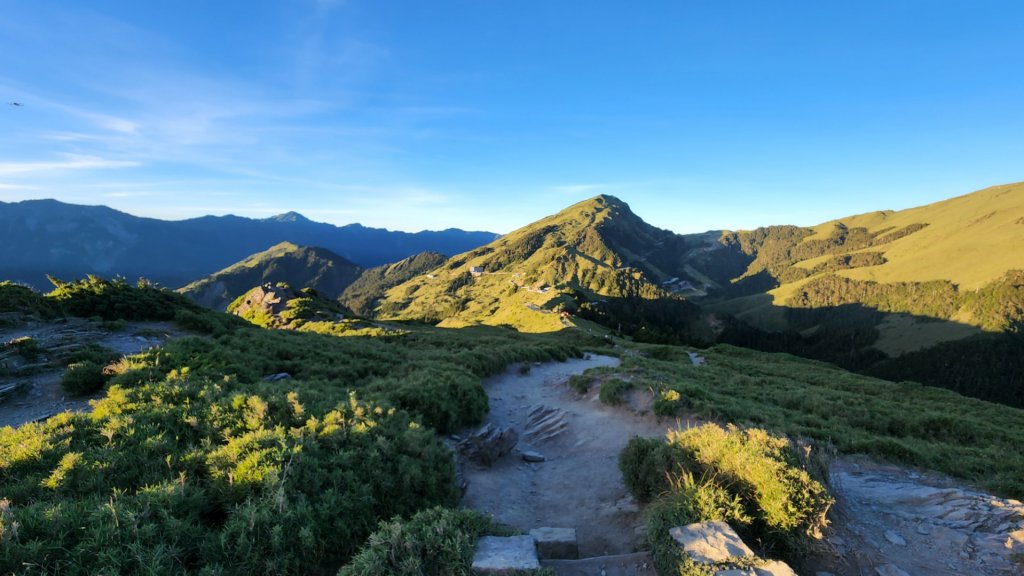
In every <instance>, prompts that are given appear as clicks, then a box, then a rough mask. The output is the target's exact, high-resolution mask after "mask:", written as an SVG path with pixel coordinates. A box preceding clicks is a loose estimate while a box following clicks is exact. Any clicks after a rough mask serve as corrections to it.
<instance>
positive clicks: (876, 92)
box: [0, 0, 1024, 232]
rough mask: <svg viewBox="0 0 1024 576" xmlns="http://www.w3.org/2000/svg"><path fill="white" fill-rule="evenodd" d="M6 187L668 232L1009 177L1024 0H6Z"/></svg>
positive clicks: (1023, 166) (166, 214)
mask: <svg viewBox="0 0 1024 576" xmlns="http://www.w3.org/2000/svg"><path fill="white" fill-rule="evenodd" d="M0 9H2V11H3V12H2V13H3V18H0V47H2V48H3V49H2V50H0V98H2V99H3V100H4V102H14V101H16V102H21V103H23V104H24V105H23V106H21V107H15V106H7V105H5V106H4V107H3V108H2V109H0V200H4V201H13V200H22V199H28V198H57V199H60V200H63V201H67V202H75V203H86V204H106V205H109V206H112V207H115V208H118V209H120V210H124V211H126V212H130V213H133V214H139V215H146V216H156V217H161V218H171V219H178V218H185V217H190V216H197V215H202V214H208V213H212V214H225V213H234V214H239V215H245V216H254V217H265V216H270V215H272V214H277V213H281V212H286V211H288V210H296V211H299V212H302V213H303V214H305V215H307V216H308V217H310V218H313V219H314V220H320V221H327V222H333V223H336V224H345V223H350V222H361V223H363V224H366V225H371V226H382V227H388V228H392V229H402V230H420V229H424V228H430V229H438V228H446V227H461V228H468V229H487V230H493V231H497V232H507V231H510V230H512V229H514V228H516V227H518V226H521V225H524V224H527V223H529V222H531V221H533V220H535V219H538V218H540V217H543V216H545V215H547V214H550V213H553V212H555V211H557V210H559V209H561V208H562V207H564V206H566V205H568V204H571V203H573V202H576V201H579V200H582V199H585V198H588V197H590V196H594V195H596V194H601V193H608V194H613V195H616V196H618V197H620V198H622V199H623V200H625V201H626V202H628V203H629V204H630V205H631V206H632V207H633V209H634V211H635V212H637V213H638V214H639V215H640V216H642V217H643V218H644V219H646V220H647V221H649V222H651V223H652V224H655V225H657V226H661V227H663V228H669V229H672V230H676V231H679V232H695V231H703V230H707V229H717V228H750V227H755V226H759V225H767V224H778V223H794V224H814V223H818V222H821V221H824V220H828V219H831V218H835V217H840V216H845V215H849V214H853V213H859V212H865V211H870V210H876V209H885V208H893V209H899V208H906V207H910V206H914V205H919V204H924V203H928V202H932V201H936V200H940V199H943V198H947V197H950V196H955V195H959V194H964V193H967V192H970V191H973V190H976V189H979V188H982V187H985V186H988V185H993V184H1000V183H1006V182H1014V181H1019V180H1024V137H1022V135H1024V74H1022V73H1021V72H1022V70H1024V68H1022V64H1021V63H1022V62H1024V42H1021V38H1024V3H1021V2H1019V1H1017V0H1014V1H996V0H991V1H989V0H986V1H982V2H966V1H956V2H951V1H943V0H928V1H899V0H862V1H858V2H821V1H816V0H806V1H787V0H778V1H773V2H765V1H764V0H748V1H741V0H736V1H723V2H713V1H704V2H695V1H683V0H673V1H664V2H662V1H650V2H629V3H627V2H612V1H604V0H586V1H582V0H581V1H552V0H519V1H516V2H498V1H487V0H466V1H448V0H437V1H434V2H420V1H397V0H396V1H388V0H376V1H374V0H369V1H361V0H351V1H345V0H334V1H332V0H272V1H260V0H251V1H246V2H237V1H217V2H210V1H205V0H204V1H198V0H175V1H170V0H147V1H145V2H140V1H138V0H132V1H120V0H95V1H90V2H81V1H78V0H75V1H57V0H32V1H25V0H0Z"/></svg>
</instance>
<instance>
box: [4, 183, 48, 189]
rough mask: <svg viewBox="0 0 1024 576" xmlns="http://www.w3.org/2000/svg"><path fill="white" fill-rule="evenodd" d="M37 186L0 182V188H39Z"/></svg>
mask: <svg viewBox="0 0 1024 576" xmlns="http://www.w3.org/2000/svg"><path fill="white" fill-rule="evenodd" d="M41 189H42V188H40V187H39V186H30V185H27V184H7V183H5V182H0V190H41Z"/></svg>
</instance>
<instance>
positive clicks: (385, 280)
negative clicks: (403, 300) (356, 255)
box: [341, 252, 448, 316]
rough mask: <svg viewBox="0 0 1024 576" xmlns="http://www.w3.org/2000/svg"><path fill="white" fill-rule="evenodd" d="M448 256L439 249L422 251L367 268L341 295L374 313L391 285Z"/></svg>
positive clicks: (362, 311)
mask: <svg viewBox="0 0 1024 576" xmlns="http://www.w3.org/2000/svg"><path fill="white" fill-rule="evenodd" d="M447 259H448V258H447V257H445V255H444V254H438V253H437V252H422V253H420V254H416V255H413V256H409V257H408V258H405V259H403V260H399V261H398V262H395V263H393V264H384V265H383V266H377V267H375V268H370V269H369V270H364V271H363V273H362V274H361V275H360V276H359V278H357V279H356V281H355V282H353V283H352V284H350V285H349V286H348V288H345V291H344V292H343V293H342V295H341V301H342V303H344V304H345V305H346V306H348V307H349V308H351V309H352V310H353V311H355V312H356V313H357V314H360V315H363V316H370V315H372V314H373V310H374V308H376V307H377V301H378V300H379V299H380V298H382V297H383V296H384V294H385V293H386V292H387V291H388V290H389V289H391V288H394V287H395V286H397V285H399V284H401V283H403V282H405V281H407V280H409V279H410V278H413V277H415V276H418V275H420V274H424V273H426V272H429V271H431V270H433V269H434V268H437V267H438V266H440V265H442V264H444V262H445V260H447Z"/></svg>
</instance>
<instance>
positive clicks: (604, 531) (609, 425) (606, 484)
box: [462, 355, 685, 558]
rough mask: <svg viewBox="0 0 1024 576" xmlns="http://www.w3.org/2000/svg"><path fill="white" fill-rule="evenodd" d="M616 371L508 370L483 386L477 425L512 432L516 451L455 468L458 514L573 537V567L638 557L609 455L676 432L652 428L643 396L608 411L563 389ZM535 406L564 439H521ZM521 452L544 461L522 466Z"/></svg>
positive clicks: (629, 503)
mask: <svg viewBox="0 0 1024 576" xmlns="http://www.w3.org/2000/svg"><path fill="white" fill-rule="evenodd" d="M618 363H619V362H618V359H616V358H611V357H608V356H596V355H591V356H588V357H587V358H585V359H573V360H569V361H567V362H563V363H550V364H543V365H537V366H532V367H531V369H530V371H529V372H528V373H526V374H521V373H520V372H519V370H518V368H519V367H518V366H513V367H510V368H509V369H508V370H506V371H505V372H504V373H503V374H500V375H497V376H494V377H492V378H488V379H487V380H485V381H484V389H485V390H487V394H488V396H489V397H490V405H491V410H490V414H489V415H488V417H487V421H486V423H485V424H492V425H494V426H500V427H506V426H508V427H512V428H514V429H515V430H516V431H517V432H518V433H519V437H520V441H519V444H518V446H517V448H516V450H515V451H513V452H512V453H511V454H509V455H507V456H505V457H504V458H501V459H500V460H498V461H497V462H496V463H494V465H493V466H492V467H490V468H481V467H478V466H476V465H474V464H472V463H469V462H464V463H462V467H463V476H464V478H465V479H466V480H468V481H469V486H468V488H467V490H466V493H465V495H464V497H463V505H464V506H467V507H469V508H475V509H477V510H481V511H483V512H486V513H489V514H492V515H493V516H494V517H495V519H497V520H498V521H499V522H502V523H505V524H508V525H510V526H513V527H515V528H520V529H523V530H529V529H531V528H538V527H548V526H550V527H558V528H575V529H576V534H577V539H578V542H579V551H580V557H581V558H585V557H591V556H605V555H612V554H625V553H630V552H634V551H636V550H637V549H640V548H642V547H643V545H644V543H645V542H646V536H645V533H644V521H643V518H642V517H641V515H640V509H639V507H638V506H637V503H636V502H635V501H634V500H633V498H632V497H631V496H630V495H629V493H628V492H627V490H626V487H625V485H624V484H623V482H622V475H621V474H620V472H619V467H618V457H619V452H621V451H622V449H623V448H624V447H625V446H626V443H627V442H629V439H630V438H631V437H633V436H638V435H639V436H655V437H657V436H664V434H665V432H666V431H667V430H668V429H669V428H670V427H674V426H677V425H679V423H680V422H679V421H678V420H676V419H674V418H673V419H661V421H659V420H658V419H656V418H655V417H654V416H653V414H651V413H649V412H647V410H646V408H645V406H649V398H647V399H645V398H644V396H650V393H649V392H646V391H635V394H634V395H633V397H632V398H630V401H629V402H627V403H626V404H623V405H622V406H618V407H609V406H605V405H604V404H602V403H601V402H600V401H599V400H598V399H597V393H598V390H597V389H598V387H597V386H592V387H591V390H590V391H589V392H588V393H587V394H585V395H580V394H578V393H577V392H576V391H574V390H573V389H571V388H569V387H568V385H567V382H568V379H569V377H570V376H572V375H573V374H580V373H582V372H583V371H585V370H587V369H589V368H595V367H598V366H616V365H618ZM540 406H543V407H546V408H548V409H549V410H548V414H551V415H552V416H556V417H561V418H563V419H564V422H565V423H566V424H567V426H565V428H564V431H562V432H561V433H558V434H556V435H555V436H553V437H551V438H547V439H539V438H538V436H543V434H540V435H530V434H528V431H529V427H528V426H527V421H528V416H529V414H530V412H531V410H534V409H536V408H537V407H540ZM558 411H560V412H564V414H561V413H560V412H558ZM683 425H685V422H684V423H683ZM530 451H535V452H537V453H539V454H541V455H543V456H544V458H545V460H544V461H543V462H537V463H528V462H525V461H523V459H522V458H521V453H523V452H530Z"/></svg>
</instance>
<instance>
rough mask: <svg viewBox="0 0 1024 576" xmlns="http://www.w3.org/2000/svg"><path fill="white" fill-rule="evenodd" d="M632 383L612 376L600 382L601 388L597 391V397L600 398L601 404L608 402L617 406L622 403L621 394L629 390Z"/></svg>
mask: <svg viewBox="0 0 1024 576" xmlns="http://www.w3.org/2000/svg"><path fill="white" fill-rule="evenodd" d="M631 387H632V385H631V384H630V383H629V382H626V381H625V380H619V379H618V378H612V379H610V380H605V381H604V382H602V383H601V389H600V391H599V392H598V398H600V399H601V403H602V404H608V405H610V406H617V405H619V404H622V402H623V397H622V395H623V394H625V393H626V390H629V389H630V388H631Z"/></svg>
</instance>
